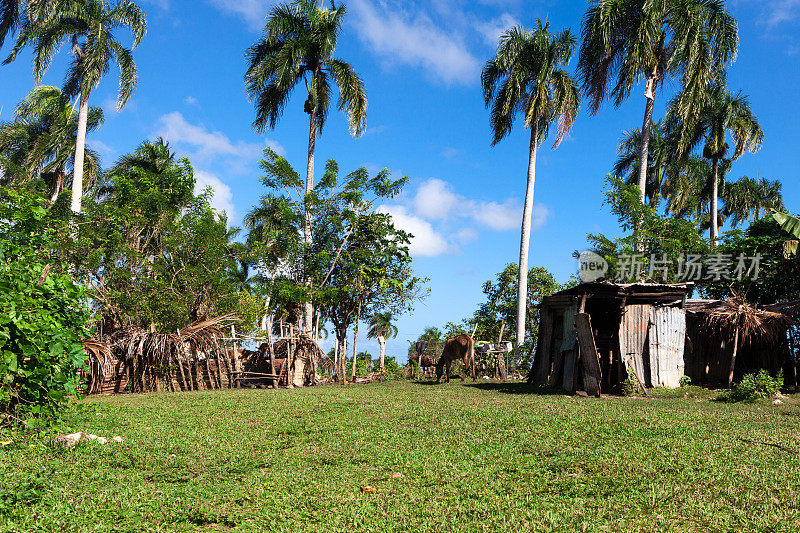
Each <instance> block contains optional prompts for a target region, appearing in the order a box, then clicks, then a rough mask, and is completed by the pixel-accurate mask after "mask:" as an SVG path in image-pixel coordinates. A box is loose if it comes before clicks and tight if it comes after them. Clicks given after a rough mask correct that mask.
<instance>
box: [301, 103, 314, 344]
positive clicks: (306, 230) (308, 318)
mask: <svg viewBox="0 0 800 533" xmlns="http://www.w3.org/2000/svg"><path fill="white" fill-rule="evenodd" d="M316 146H317V107H316V106H314V107H313V108H312V109H311V112H310V113H309V128H308V166H307V167H306V196H308V195H309V194H311V190H312V189H313V188H314V152H315V150H316ZM311 238H312V237H311V210H310V209H309V208H308V204H306V205H305V213H304V221H303V242H304V243H305V244H306V247H310V246H311ZM303 275H304V276H305V280H303V281H304V283H305V285H306V287H307V288H309V289H310V288H311V276H310V275H309V273H308V272H304V273H303ZM304 308H305V328H306V329H307V330H310V329H311V324H312V321H313V318H314V305H313V304H312V303H311V300H308V301H306V303H305V307H304Z"/></svg>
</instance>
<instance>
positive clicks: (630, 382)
mask: <svg viewBox="0 0 800 533" xmlns="http://www.w3.org/2000/svg"><path fill="white" fill-rule="evenodd" d="M638 388H639V384H638V383H636V379H635V378H633V377H629V378H628V379H626V380H625V381H623V382H622V386H621V389H620V393H621V394H622V395H623V396H633V395H634V394H636V389H638Z"/></svg>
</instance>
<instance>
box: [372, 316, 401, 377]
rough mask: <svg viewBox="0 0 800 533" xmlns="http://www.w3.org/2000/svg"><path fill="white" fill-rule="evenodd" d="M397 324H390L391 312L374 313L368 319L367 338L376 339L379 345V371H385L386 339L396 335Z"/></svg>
mask: <svg viewBox="0 0 800 533" xmlns="http://www.w3.org/2000/svg"><path fill="white" fill-rule="evenodd" d="M397 333H398V330H397V326H395V325H394V324H392V313H390V312H388V311H387V312H386V313H375V314H374V315H372V318H371V319H370V321H369V330H368V331H367V338H368V339H378V344H380V345H381V367H380V371H381V372H385V371H386V364H385V363H386V339H387V338H392V337H397Z"/></svg>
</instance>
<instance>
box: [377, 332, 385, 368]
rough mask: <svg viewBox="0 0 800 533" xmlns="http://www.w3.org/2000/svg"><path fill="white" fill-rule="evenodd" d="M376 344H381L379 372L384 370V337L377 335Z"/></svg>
mask: <svg viewBox="0 0 800 533" xmlns="http://www.w3.org/2000/svg"><path fill="white" fill-rule="evenodd" d="M378 344H380V345H381V372H386V337H384V336H383V335H378Z"/></svg>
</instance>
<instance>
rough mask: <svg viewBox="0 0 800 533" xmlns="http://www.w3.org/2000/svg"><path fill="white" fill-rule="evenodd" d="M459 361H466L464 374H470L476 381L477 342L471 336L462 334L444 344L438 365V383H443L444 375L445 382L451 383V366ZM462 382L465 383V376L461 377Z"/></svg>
mask: <svg viewBox="0 0 800 533" xmlns="http://www.w3.org/2000/svg"><path fill="white" fill-rule="evenodd" d="M458 359H461V360H462V361H464V373H465V374H466V373H468V372H469V373H470V374H471V375H472V381H475V341H473V340H472V337H470V336H469V335H464V334H462V335H456V336H455V337H453V338H451V339H447V341H446V342H445V343H444V349H442V356H441V357H439V362H438V363H436V383H439V382H440V381H441V379H442V375H443V374H444V376H445V381H446V382H447V383H450V365H451V364H452V362H453V361H456V360H458ZM461 381H464V376H461Z"/></svg>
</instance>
